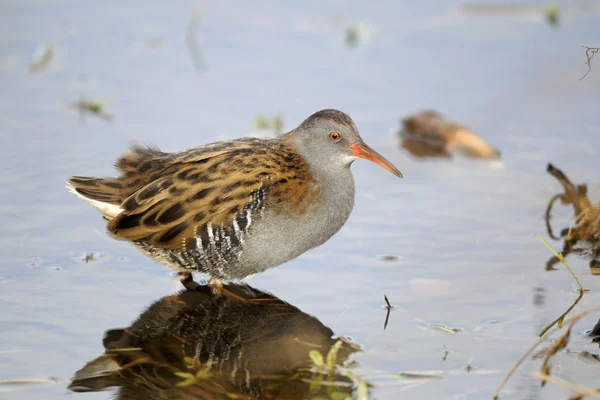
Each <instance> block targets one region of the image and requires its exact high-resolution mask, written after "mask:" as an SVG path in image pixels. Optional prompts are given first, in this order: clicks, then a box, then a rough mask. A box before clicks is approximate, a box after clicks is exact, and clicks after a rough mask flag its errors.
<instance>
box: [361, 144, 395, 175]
mask: <svg viewBox="0 0 600 400" xmlns="http://www.w3.org/2000/svg"><path fill="white" fill-rule="evenodd" d="M350 150H352V155H353V156H354V157H360V158H364V159H365V160H369V161H373V162H374V163H375V164H378V165H380V166H382V167H383V168H385V169H387V170H388V171H390V172H391V173H392V174H394V175H396V176H398V177H400V178H402V172H400V171H399V170H398V168H396V167H394V165H393V164H392V163H391V162H389V161H388V160H386V159H385V158H383V156H382V155H381V154H379V153H378V152H376V151H375V150H373V149H372V148H370V147H369V146H368V145H367V144H366V143H365V142H363V141H362V140H361V141H360V142H358V143H356V144H353V145H352V146H350Z"/></svg>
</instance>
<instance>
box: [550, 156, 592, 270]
mask: <svg viewBox="0 0 600 400" xmlns="http://www.w3.org/2000/svg"><path fill="white" fill-rule="evenodd" d="M547 171H548V173H549V174H550V175H552V176H553V177H555V178H556V179H557V180H558V181H559V182H560V183H561V185H562V186H563V188H564V189H565V191H564V193H559V194H557V195H555V196H553V197H552V198H551V199H550V202H549V203H548V206H547V207H546V216H545V219H546V228H547V230H548V234H549V235H550V237H552V238H553V239H555V240H559V239H560V238H562V239H563V240H564V244H563V250H562V252H561V253H562V255H563V257H564V256H566V255H568V254H570V253H576V254H579V255H583V256H588V257H591V258H592V260H591V261H590V268H597V267H599V266H600V261H599V260H598V258H599V257H600V203H599V204H595V205H592V203H591V202H590V199H589V198H588V196H587V185H586V184H581V185H574V184H573V183H572V182H571V181H570V180H569V178H567V176H566V175H565V174H564V173H563V172H562V171H561V170H559V169H558V168H556V167H554V166H553V165H552V164H548V168H547ZM557 200H560V201H561V203H562V204H563V205H572V206H573V209H574V211H575V226H571V227H569V228H566V229H563V230H562V231H561V233H560V237H556V236H555V235H554V234H553V232H552V227H551V226H550V213H551V212H552V208H553V206H554V203H555V202H556V201H557ZM558 262H560V259H559V258H558V257H556V256H554V257H552V258H551V259H550V260H548V262H547V263H546V269H547V270H553V269H555V268H554V265H555V264H557V263H558Z"/></svg>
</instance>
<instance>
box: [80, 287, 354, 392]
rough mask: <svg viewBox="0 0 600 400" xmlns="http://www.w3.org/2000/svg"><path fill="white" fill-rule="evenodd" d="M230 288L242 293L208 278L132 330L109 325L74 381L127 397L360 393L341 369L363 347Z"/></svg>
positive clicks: (154, 308)
mask: <svg viewBox="0 0 600 400" xmlns="http://www.w3.org/2000/svg"><path fill="white" fill-rule="evenodd" d="M224 286H225V288H226V289H227V290H228V291H229V292H230V293H233V294H234V295H235V296H237V298H235V296H233V297H232V296H225V295H215V294H213V293H212V292H211V290H210V289H209V287H208V286H200V287H199V288H197V289H196V290H195V291H183V292H180V293H177V294H174V295H171V296H166V297H163V298H161V299H160V300H158V301H156V302H155V303H153V304H152V305H150V306H149V307H148V308H147V309H146V310H145V311H144V312H143V313H142V314H141V315H140V316H139V318H138V319H137V320H136V321H135V322H134V323H133V324H132V325H131V326H130V327H128V328H125V329H113V330H109V331H107V332H106V333H105V337H104V341H103V343H104V347H105V349H106V351H105V352H104V354H102V355H100V356H99V357H98V358H96V359H94V360H92V361H90V362H88V363H87V364H86V365H85V366H84V367H83V368H81V369H80V370H79V371H77V372H76V373H75V377H74V378H73V380H72V381H71V384H70V385H69V389H71V390H72V391H75V392H88V391H97V390H103V389H106V388H109V387H118V388H119V390H118V394H117V396H116V399H121V400H126V399H127V400H128V399H192V398H193V399H304V398H314V397H318V398H340V397H341V398H345V396H343V395H344V394H345V395H346V396H351V395H352V390H353V385H352V379H351V378H349V377H347V376H346V374H343V373H342V372H341V371H342V370H341V369H340V368H339V367H340V366H342V365H343V363H344V362H345V361H347V360H348V357H349V355H350V354H351V353H352V352H355V351H357V350H358V347H357V346H356V345H353V344H352V343H350V342H349V341H348V340H346V339H344V338H342V339H340V340H338V339H335V338H333V337H332V336H333V332H332V331H331V329H329V328H328V327H326V326H324V325H323V324H322V323H321V322H320V321H319V320H318V319H316V318H314V317H312V316H310V315H307V314H305V313H303V312H302V311H300V310H299V309H298V308H296V307H294V306H292V305H290V304H288V303H286V302H284V301H282V300H280V299H278V298H277V297H274V296H272V295H270V294H266V293H263V292H261V291H258V290H256V289H253V288H251V287H249V286H247V285H237V284H235V285H234V284H230V285H224ZM240 298H241V299H240ZM332 349H333V350H332ZM315 351H316V352H318V353H319V354H317V353H316V352H315ZM321 356H322V357H321ZM319 359H322V360H324V361H323V364H322V365H321V366H318V365H316V364H319V362H318V361H319Z"/></svg>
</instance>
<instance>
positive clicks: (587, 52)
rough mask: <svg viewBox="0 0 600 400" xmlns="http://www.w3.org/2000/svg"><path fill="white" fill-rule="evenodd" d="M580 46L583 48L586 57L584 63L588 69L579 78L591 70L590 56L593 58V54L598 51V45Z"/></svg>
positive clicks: (599, 49)
mask: <svg viewBox="0 0 600 400" xmlns="http://www.w3.org/2000/svg"><path fill="white" fill-rule="evenodd" d="M581 47H583V48H584V49H585V57H586V58H587V60H586V62H585V63H586V65H587V66H588V70H587V72H586V73H585V75H583V76H582V77H581V78H579V80H582V79H583V78H585V77H586V76H587V75H588V74H589V73H590V71H591V70H592V58H594V56H595V55H596V54H597V53H598V51H600V47H588V46H581Z"/></svg>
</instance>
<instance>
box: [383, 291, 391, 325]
mask: <svg viewBox="0 0 600 400" xmlns="http://www.w3.org/2000/svg"><path fill="white" fill-rule="evenodd" d="M383 298H384V299H385V302H386V303H387V306H385V308H387V314H386V316H385V323H384V324H383V330H384V331H385V328H387V324H388V321H389V319H390V311H391V310H392V308H393V306H392V305H391V304H390V301H389V300H388V298H387V296H386V295H385V294H384V295H383Z"/></svg>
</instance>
